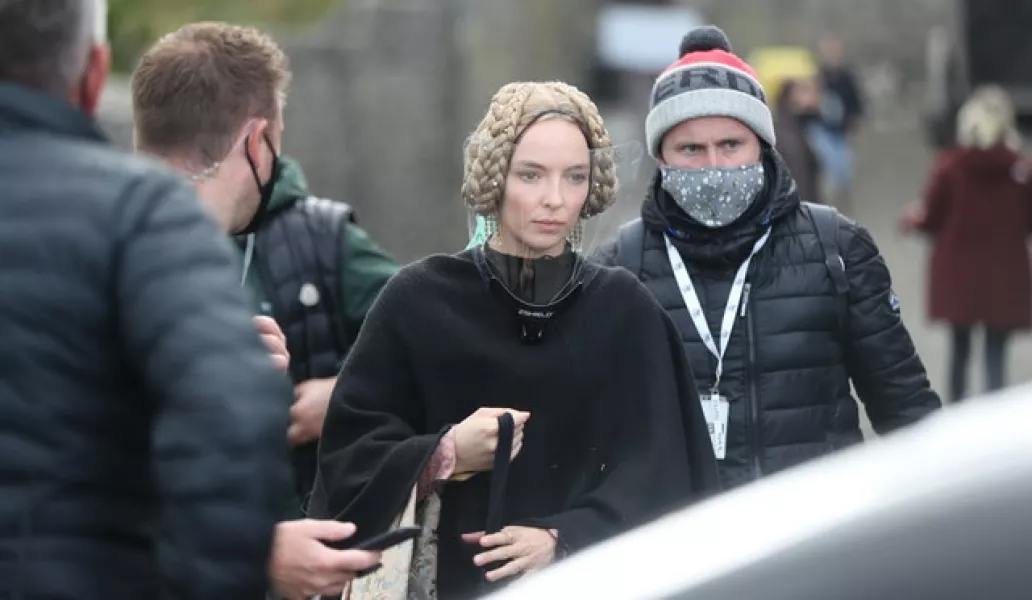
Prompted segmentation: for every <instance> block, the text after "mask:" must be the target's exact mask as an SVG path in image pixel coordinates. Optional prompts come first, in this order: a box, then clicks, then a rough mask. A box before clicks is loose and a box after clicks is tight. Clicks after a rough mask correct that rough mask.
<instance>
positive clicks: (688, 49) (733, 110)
mask: <svg viewBox="0 0 1032 600" xmlns="http://www.w3.org/2000/svg"><path fill="white" fill-rule="evenodd" d="M678 50H679V52H680V53H681V56H680V58H679V59H678V60H677V61H676V62H675V63H674V64H672V65H670V66H669V67H667V69H666V70H665V71H663V73H662V74H661V75H660V76H659V77H658V78H657V79H656V83H655V85H653V86H652V95H651V96H650V98H649V116H648V118H646V119H645V135H646V137H647V139H648V148H649V154H651V155H652V157H653V158H657V159H658V158H659V157H660V156H659V147H660V145H661V142H662V140H663V136H665V135H666V133H667V132H668V131H670V130H671V129H673V128H674V127H677V125H678V124H680V123H683V122H684V121H688V120H690V119H698V118H702V117H730V118H732V119H737V120H739V121H741V122H742V123H745V125H747V126H748V127H749V128H750V129H752V130H753V131H754V132H755V133H756V135H757V136H759V138H760V139H761V140H763V141H764V142H766V143H767V144H769V145H771V146H773V145H774V143H775V136H774V119H773V117H772V115H771V112H770V107H769V106H767V95H766V93H765V92H764V91H763V86H761V85H760V82H759V78H758V77H757V76H756V72H755V71H753V69H752V67H750V66H749V65H748V64H746V62H745V61H744V60H742V59H741V58H739V57H738V56H735V54H733V53H732V52H731V42H729V41H728V39H727V35H725V34H724V32H723V31H722V30H721V29H720V28H719V27H715V26H713V25H707V26H704V27H697V28H695V29H693V30H691V31H689V32H688V33H687V34H685V36H684V38H682V39H681V45H680V47H679V48H678Z"/></svg>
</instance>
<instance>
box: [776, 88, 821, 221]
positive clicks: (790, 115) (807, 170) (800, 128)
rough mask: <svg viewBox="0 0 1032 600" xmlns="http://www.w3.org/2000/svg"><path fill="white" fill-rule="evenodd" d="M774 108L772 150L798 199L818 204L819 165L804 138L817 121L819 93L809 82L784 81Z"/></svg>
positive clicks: (819, 192) (806, 137) (819, 197)
mask: <svg viewBox="0 0 1032 600" xmlns="http://www.w3.org/2000/svg"><path fill="white" fill-rule="evenodd" d="M775 106H776V108H775V112H774V131H775V133H776V134H777V143H776V145H775V148H776V149H777V151H778V153H779V154H781V158H783V159H784V160H785V165H787V166H788V172H789V173H791V174H792V178H793V179H794V180H795V182H796V187H797V190H798V193H799V199H800V200H802V201H804V202H816V203H820V202H821V197H822V196H821V185H820V182H821V164H820V160H818V158H817V154H816V153H815V152H814V151H813V147H812V146H811V145H810V139H809V137H808V134H807V131H808V130H809V128H810V127H811V126H812V125H813V123H814V122H815V121H816V120H817V119H819V118H820V90H819V89H818V87H817V84H816V82H815V81H814V80H812V79H788V80H785V81H784V82H783V83H782V85H781V90H780V92H779V93H778V99H777V104H776V105H775Z"/></svg>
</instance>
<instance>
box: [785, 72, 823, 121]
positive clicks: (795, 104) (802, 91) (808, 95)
mask: <svg viewBox="0 0 1032 600" xmlns="http://www.w3.org/2000/svg"><path fill="white" fill-rule="evenodd" d="M820 101H821V98H820V90H819V89H818V88H817V82H816V81H814V80H812V79H801V80H799V81H796V82H795V87H793V88H792V108H793V110H794V111H795V112H799V113H806V112H812V111H815V110H817V109H818V108H820Z"/></svg>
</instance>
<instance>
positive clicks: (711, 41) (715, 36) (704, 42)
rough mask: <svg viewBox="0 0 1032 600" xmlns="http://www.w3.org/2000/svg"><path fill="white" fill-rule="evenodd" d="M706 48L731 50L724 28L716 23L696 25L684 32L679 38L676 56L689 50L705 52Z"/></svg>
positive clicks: (680, 55)
mask: <svg viewBox="0 0 1032 600" xmlns="http://www.w3.org/2000/svg"><path fill="white" fill-rule="evenodd" d="M707 50H723V51H724V52H731V41H730V40H728V39H727V34H725V33H724V30H723V29H721V28H719V27H717V26H716V25H706V26H704V27H696V28H695V29H693V30H691V31H689V32H688V33H686V34H684V37H683V38H681V46H680V48H678V49H677V56H678V58H680V57H683V56H684V55H685V54H688V53H689V52H706V51H707Z"/></svg>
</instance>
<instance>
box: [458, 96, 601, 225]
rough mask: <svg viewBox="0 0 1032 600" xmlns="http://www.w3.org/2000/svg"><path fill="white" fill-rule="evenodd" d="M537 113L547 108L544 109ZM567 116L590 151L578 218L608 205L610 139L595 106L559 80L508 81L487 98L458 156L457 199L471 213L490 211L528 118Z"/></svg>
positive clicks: (498, 197)
mask: <svg viewBox="0 0 1032 600" xmlns="http://www.w3.org/2000/svg"><path fill="white" fill-rule="evenodd" d="M543 113H553V114H544V115H543ZM550 118H568V119H570V120H571V121H574V122H575V123H576V124H577V125H579V126H580V127H581V129H582V130H583V131H584V135H585V137H586V138H587V143H588V148H589V149H590V150H591V151H592V156H591V176H590V181H591V189H590V191H589V192H588V198H587V200H586V201H585V202H584V207H583V208H582V209H581V218H582V219H586V218H589V217H592V216H595V215H597V214H599V213H601V212H602V211H604V210H605V209H607V208H609V207H610V206H611V205H612V204H613V201H614V200H615V198H616V186H617V181H616V172H615V167H614V165H613V157H612V153H611V152H605V151H603V152H599V151H598V150H606V149H610V150H611V149H612V146H613V143H612V141H611V140H610V138H609V132H608V131H606V126H605V123H604V122H603V121H602V116H601V115H600V114H599V112H598V107H597V106H595V103H594V102H592V101H591V99H590V98H588V96H587V95H586V94H585V93H584V92H582V91H580V90H578V89H577V88H576V87H574V86H572V85H569V84H567V83H563V82H560V81H548V82H516V83H509V84H506V85H505V86H503V87H502V88H501V89H500V90H498V91H497V92H496V93H495V95H494V96H493V97H492V98H491V103H490V106H489V107H488V109H487V114H486V115H484V118H483V119H482V120H481V121H480V124H479V125H478V126H477V128H476V130H475V131H474V132H473V134H472V135H471V136H470V139H469V142H468V143H467V144H466V148H465V151H464V156H463V180H462V198H463V200H465V202H466V205H467V206H468V207H469V208H470V209H471V210H472V211H473V212H474V213H475V214H477V215H481V216H488V215H496V214H497V213H498V211H499V210H500V208H501V204H502V198H503V196H504V194H505V181H506V177H507V176H508V174H509V161H510V160H511V159H512V155H513V152H515V150H516V143H517V141H518V140H519V138H520V136H521V135H522V134H523V132H524V131H525V130H526V128H527V127H529V126H530V125H531V124H532V123H535V122H537V121H538V120H544V119H550Z"/></svg>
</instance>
